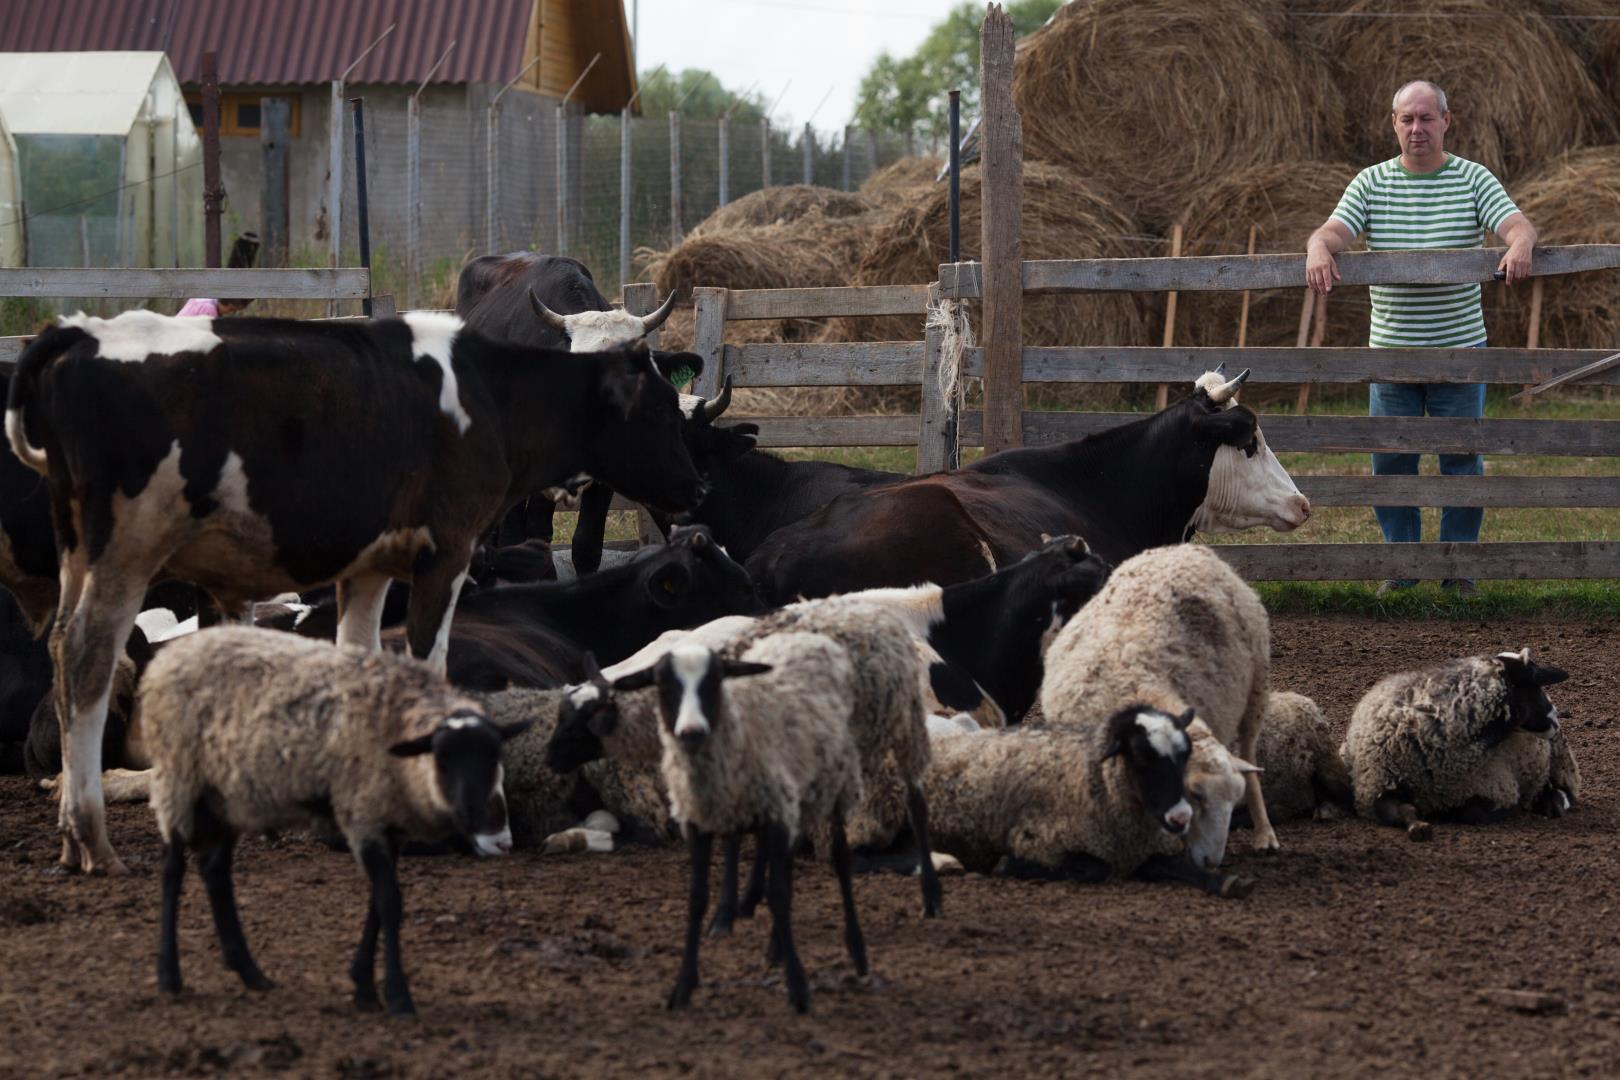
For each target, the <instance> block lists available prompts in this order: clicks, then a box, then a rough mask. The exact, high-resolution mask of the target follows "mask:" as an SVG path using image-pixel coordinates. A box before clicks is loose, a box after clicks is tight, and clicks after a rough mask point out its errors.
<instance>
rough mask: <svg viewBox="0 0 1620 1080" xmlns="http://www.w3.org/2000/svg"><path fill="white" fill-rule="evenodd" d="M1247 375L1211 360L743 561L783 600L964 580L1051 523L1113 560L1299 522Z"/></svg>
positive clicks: (859, 494) (812, 520) (830, 515)
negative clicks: (1053, 435) (1178, 391)
mask: <svg viewBox="0 0 1620 1080" xmlns="http://www.w3.org/2000/svg"><path fill="white" fill-rule="evenodd" d="M1248 374H1249V373H1248V372H1247V371H1244V372H1243V373H1242V374H1241V375H1238V376H1237V377H1236V378H1234V379H1226V378H1225V377H1224V376H1223V375H1222V374H1221V373H1220V372H1219V371H1212V372H1207V373H1205V374H1204V375H1202V376H1200V377H1199V379H1198V380H1197V382H1196V383H1195V384H1194V390H1193V392H1192V393H1191V394H1189V395H1188V396H1187V397H1185V398H1183V399H1182V400H1180V401H1178V402H1175V403H1174V404H1172V405H1170V406H1169V407H1168V408H1166V409H1163V410H1162V411H1160V412H1157V413H1155V414H1153V415H1152V416H1148V417H1144V418H1143V419H1141V420H1137V421H1135V422H1133V423H1129V424H1123V425H1121V426H1119V427H1116V428H1112V429H1110V430H1108V431H1104V432H1100V433H1098V434H1096V435H1088V436H1086V437H1085V438H1083V439H1075V440H1073V441H1070V442H1065V443H1060V444H1058V445H1056V446H1043V447H1032V448H1024V449H1017V450H1004V451H1002V452H1001V453H999V454H992V455H990V456H988V457H985V458H982V459H980V460H979V461H977V462H975V463H974V464H972V465H970V466H968V467H967V468H963V469H958V470H956V471H954V472H943V473H934V474H932V475H929V476H919V477H913V478H910V479H906V480H902V481H900V482H898V483H894V484H885V485H882V486H877V487H872V488H868V489H866V490H863V491H856V492H852V493H850V494H847V495H843V496H840V497H839V498H837V499H835V500H833V501H832V502H831V503H829V504H828V505H827V506H825V507H823V508H822V509H821V510H818V511H817V512H815V513H814V514H811V515H810V516H809V517H806V518H804V519H803V520H802V521H800V522H798V523H796V524H794V525H789V526H787V527H786V528H783V529H780V530H778V531H777V532H775V533H773V534H771V536H770V537H769V538H768V539H767V540H766V541H765V542H764V543H763V544H762V545H761V546H760V547H759V549H758V550H756V551H755V552H754V553H753V555H752V556H751V557H750V558H749V559H748V560H747V561H746V565H747V567H748V573H749V576H750V577H752V578H753V580H754V586H755V588H757V589H758V590H759V592H760V596H761V597H762V598H763V599H764V600H765V602H766V603H778V604H779V603H785V602H788V601H790V600H793V599H794V598H796V597H800V596H804V597H816V596H828V595H831V594H833V593H842V592H853V591H855V590H857V589H869V588H875V587H880V586H894V585H910V584H916V583H919V582H924V581H932V582H934V583H935V584H939V585H949V584H952V583H954V582H959V581H968V580H971V579H972V578H976V577H979V576H980V575H982V574H984V573H985V572H986V571H987V570H994V569H995V568H996V567H998V566H1005V565H1006V564H1007V563H1009V562H1012V561H1014V560H1016V559H1019V558H1022V557H1023V556H1024V555H1025V554H1027V553H1029V552H1031V551H1034V550H1035V549H1036V548H1038V547H1040V545H1041V543H1042V542H1043V538H1044V537H1045V536H1047V535H1056V534H1060V533H1061V534H1071V535H1075V536H1079V537H1081V538H1083V539H1084V540H1085V541H1086V543H1087V544H1088V545H1089V546H1090V548H1091V550H1092V551H1094V552H1096V553H1097V554H1098V555H1100V556H1101V557H1102V558H1104V559H1106V560H1107V561H1108V562H1110V563H1114V564H1115V565H1117V564H1119V563H1120V562H1123V561H1124V560H1125V559H1128V558H1130V557H1131V556H1132V555H1136V554H1139V553H1140V552H1143V551H1146V550H1147V549H1149V548H1154V547H1162V546H1163V545H1165V544H1175V543H1179V542H1181V541H1183V540H1185V539H1187V538H1190V537H1191V536H1192V534H1193V533H1194V532H1198V531H1201V532H1230V531H1235V530H1239V529H1252V528H1256V527H1258V526H1261V525H1268V526H1270V527H1271V528H1273V529H1276V530H1278V531H1280V532H1286V531H1289V530H1292V529H1297V528H1299V527H1300V526H1301V525H1303V524H1304V523H1305V521H1306V519H1307V518H1309V517H1310V513H1311V504H1310V500H1308V499H1306V498H1305V496H1304V495H1301V494H1300V492H1299V489H1298V488H1297V487H1295V486H1294V482H1293V480H1292V479H1291V478H1290V477H1289V475H1288V473H1287V471H1286V470H1285V469H1284V468H1283V467H1282V464H1281V463H1280V462H1278V460H1277V457H1276V455H1275V454H1273V453H1272V452H1271V449H1270V448H1269V447H1268V446H1266V440H1265V436H1264V435H1262V434H1261V432H1260V422H1259V418H1258V417H1256V416H1255V414H1254V413H1253V412H1252V411H1251V410H1249V409H1247V408H1244V407H1243V406H1241V405H1238V404H1237V400H1236V395H1237V391H1238V388H1239V387H1240V386H1241V385H1242V384H1243V382H1244V380H1245V379H1246V378H1248Z"/></svg>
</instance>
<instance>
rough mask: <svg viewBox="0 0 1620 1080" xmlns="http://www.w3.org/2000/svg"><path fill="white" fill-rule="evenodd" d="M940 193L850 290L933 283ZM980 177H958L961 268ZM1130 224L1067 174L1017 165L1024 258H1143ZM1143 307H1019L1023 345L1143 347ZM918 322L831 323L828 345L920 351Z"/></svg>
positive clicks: (1083, 297)
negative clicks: (892, 344)
mask: <svg viewBox="0 0 1620 1080" xmlns="http://www.w3.org/2000/svg"><path fill="white" fill-rule="evenodd" d="M947 202H948V195H947V192H946V190H945V186H944V185H940V186H939V187H937V188H934V189H931V190H930V191H929V192H928V194H927V196H926V197H925V198H923V199H922V200H920V201H918V202H914V203H912V204H911V205H910V206H909V207H907V208H905V209H903V210H901V211H900V212H899V213H897V214H896V215H895V216H894V218H893V219H892V220H891V221H890V222H889V223H888V224H887V225H886V226H884V227H883V228H881V229H880V230H878V232H877V235H876V236H874V237H873V238H872V242H871V244H870V246H869V247H868V248H867V249H866V254H865V255H864V256H863V257H862V258H861V262H860V266H859V267H858V268H857V270H856V271H855V276H854V284H857V285H915V284H926V283H927V282H930V281H934V280H936V279H937V278H938V277H939V264H940V263H942V262H945V261H946V257H947V253H948V250H949V242H950V218H949V207H948V205H947ZM979 205H980V204H979V168H978V166H976V165H975V166H970V167H969V168H967V169H964V170H963V172H962V258H963V259H964V260H973V259H977V258H978V257H979V230H980V220H981V219H980V215H979ZM1139 232H1140V229H1139V227H1138V226H1137V224H1136V222H1135V221H1134V220H1132V219H1131V217H1130V216H1129V215H1127V214H1126V213H1125V212H1124V211H1122V210H1121V209H1119V207H1118V204H1117V203H1116V201H1115V199H1114V198H1113V197H1112V196H1110V195H1107V194H1105V193H1104V191H1103V189H1102V188H1100V187H1099V186H1097V185H1095V184H1092V183H1090V182H1088V181H1085V180H1082V179H1080V178H1079V177H1078V176H1076V175H1075V174H1074V173H1072V172H1071V171H1070V170H1068V169H1066V168H1063V167H1061V166H1057V165H1050V164H1046V163H1044V162H1038V161H1026V162H1025V163H1024V258H1026V259H1086V258H1130V257H1133V256H1141V255H1145V254H1147V253H1148V250H1149V249H1148V244H1147V242H1146V240H1145V238H1143V237H1141V236H1139V235H1138V234H1139ZM1144 310H1145V302H1144V301H1143V299H1142V298H1141V297H1140V296H1138V295H1137V294H1132V293H1082V294H1079V295H1076V296H1029V297H1026V298H1025V299H1024V344H1026V345H1131V344H1146V342H1145V341H1144V336H1145V335H1144V325H1145V324H1144V321H1143V320H1144ZM922 336H923V320H922V318H921V317H920V316H910V315H904V316H890V317H884V318H870V319H839V320H834V323H833V325H832V327H831V328H830V330H829V332H828V339H829V340H835V341H919V340H921V339H922Z"/></svg>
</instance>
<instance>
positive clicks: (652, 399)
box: [6, 311, 702, 871]
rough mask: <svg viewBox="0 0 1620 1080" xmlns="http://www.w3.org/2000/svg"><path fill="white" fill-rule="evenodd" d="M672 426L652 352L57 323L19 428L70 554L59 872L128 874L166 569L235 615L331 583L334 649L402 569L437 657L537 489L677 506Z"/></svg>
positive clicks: (693, 482) (360, 329)
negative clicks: (137, 642)
mask: <svg viewBox="0 0 1620 1080" xmlns="http://www.w3.org/2000/svg"><path fill="white" fill-rule="evenodd" d="M691 363H692V364H694V365H696V364H699V363H700V361H699V360H698V358H697V357H695V356H694V357H692V358H691ZM680 423H681V414H680V410H679V408H678V404H677V396H676V393H675V390H674V388H673V387H671V386H670V384H669V382H668V381H667V380H666V379H664V378H663V377H662V376H660V375H659V373H658V371H657V370H656V369H655V368H654V367H653V364H652V360H651V358H650V356H649V355H648V353H647V350H646V349H645V348H637V349H631V350H625V351H621V352H618V353H611V354H599V355H595V356H591V357H589V358H585V357H576V356H571V355H569V354H567V353H563V352H557V351H551V350H543V349H531V348H525V347H522V346H516V345H512V344H509V343H504V342H498V341H493V340H491V339H488V338H485V337H483V336H481V335H479V334H476V333H472V332H469V331H467V330H465V328H464V327H463V326H462V324H461V321H460V320H459V319H456V318H454V317H453V316H447V315H438V314H429V313H415V314H407V315H406V316H404V317H403V318H400V319H380V320H374V321H371V322H367V323H336V322H332V323H317V322H296V321H292V320H282V319H216V320H198V319H184V320H181V319H171V318H166V317H164V316H160V315H156V314H153V313H151V312H146V311H132V312H126V313H124V314H123V315H120V316H118V317H117V318H115V319H97V318H92V317H89V316H83V315H79V316H72V317H65V318H62V319H60V320H58V321H57V324H56V325H54V326H51V327H49V328H47V329H46V330H45V331H44V332H43V333H42V334H41V335H40V337H39V338H37V339H36V340H35V341H34V342H33V344H32V345H30V346H29V347H28V349H27V350H26V351H25V352H24V354H23V356H22V358H21V359H20V360H19V362H18V368H17V374H16V376H15V377H14V378H13V379H12V383H11V390H10V396H9V398H8V402H7V413H6V431H7V435H8V437H9V439H10V441H11V445H12V449H13V450H14V451H15V452H16V453H17V456H18V457H19V458H21V459H22V460H23V462H24V464H27V465H29V466H30V467H32V468H34V469H36V470H38V471H40V472H44V473H45V474H46V475H47V478H48V481H49V486H50V493H51V506H52V512H53V515H54V525H55V531H56V536H57V540H58V546H59V550H60V552H61V559H62V581H63V590H62V596H61V600H60V603H59V608H58V616H57V619H56V623H55V626H54V628H53V631H52V638H51V648H52V658H53V660H54V663H55V669H56V673H57V675H56V685H57V687H58V693H59V694H65V695H66V697H65V699H64V701H65V707H64V708H63V709H62V715H63V716H65V717H68V718H69V721H68V723H69V728H68V732H67V739H66V746H65V748H64V749H65V753H64V777H63V802H62V813H61V815H60V823H61V826H62V829H63V833H64V851H63V862H64V864H65V865H69V866H81V867H83V868H84V869H86V870H99V869H106V870H110V871H121V870H122V869H123V867H122V864H121V863H119V862H118V859H117V856H115V855H114V854H113V851H112V848H111V845H109V844H108V842H107V836H106V827H105V821H104V814H103V811H102V805H101V804H102V800H101V791H100V767H101V761H100V743H101V732H102V727H103V723H104V721H105V717H106V693H107V688H108V685H109V680H110V678H111V675H112V667H113V658H114V655H115V654H116V652H117V649H118V646H119V645H120V644H121V643H122V642H123V641H124V639H125V637H127V636H128V634H129V630H130V627H131V625H132V624H133V622H134V618H135V614H136V612H137V610H138V609H139V606H140V601H141V596H142V594H143V593H144V592H145V590H146V586H147V583H148V582H149V581H151V580H152V578H153V577H155V576H157V575H158V574H160V573H164V572H167V573H168V574H170V575H171V576H174V577H178V578H183V579H185V580H188V581H194V582H196V583H197V584H198V585H199V586H201V587H202V588H204V589H205V590H207V591H208V593H209V594H210V595H211V596H212V597H213V598H214V600H215V601H217V602H218V603H219V604H220V606H221V608H222V610H226V611H239V610H241V609H242V608H243V607H244V606H245V604H246V603H247V602H249V601H251V600H254V599H259V598H265V597H269V596H273V595H275V594H278V593H283V592H290V591H299V590H302V589H307V588H310V587H313V586H316V585H320V584H323V583H325V582H329V581H337V582H339V595H340V596H341V597H342V598H343V602H344V605H343V606H344V618H343V620H342V622H341V624H340V626H339V632H338V638H339V640H340V641H343V642H353V643H358V644H362V645H366V646H369V647H372V648H376V647H378V645H379V641H378V632H377V628H378V623H377V615H378V608H379V606H380V604H381V602H382V599H383V596H384V593H385V591H386V588H387V585H388V582H389V580H390V579H391V578H409V579H410V580H411V582H412V585H413V588H412V592H411V603H410V611H409V615H408V618H407V623H408V630H407V636H408V639H409V642H410V647H411V651H412V652H413V653H414V654H415V655H417V656H420V657H425V658H427V659H428V660H429V662H430V663H433V664H435V665H436V666H438V667H439V668H440V669H441V670H442V669H443V666H444V661H445V650H446V647H447V645H448V635H449V624H450V616H451V614H452V612H453V610H454V607H455V600H456V595H457V592H458V590H459V588H460V585H461V582H462V580H463V579H464V577H465V575H466V572H467V565H468V562H469V560H470V559H471V557H472V552H473V547H474V545H475V542H476V540H477V538H478V536H479V534H480V533H482V531H483V530H484V529H486V528H488V526H489V525H490V524H492V523H493V522H494V521H495V519H496V518H497V517H498V515H499V514H500V513H501V512H502V511H504V510H505V509H506V508H507V507H509V506H510V505H512V504H513V503H514V502H516V501H517V500H518V499H519V498H521V497H522V496H523V495H525V494H527V493H528V492H530V491H534V490H537V489H539V488H542V487H545V486H547V485H550V484H556V483H560V482H561V481H563V480H565V479H567V478H568V477H570V476H573V475H575V474H576V473H579V472H590V473H592V474H593V475H597V476H602V477H604V478H606V479H608V480H609V481H610V482H611V483H613V484H614V485H615V486H616V487H618V488H619V489H620V490H623V491H625V492H626V493H627V494H630V495H632V496H633V497H635V498H637V499H639V500H641V501H645V502H648V503H651V504H654V505H659V506H662V507H664V508H666V509H669V510H672V511H678V510H681V509H685V508H688V507H691V506H693V505H695V504H696V503H697V501H698V500H699V499H700V498H701V495H702V482H701V479H700V477H699V476H698V474H697V472H696V471H695V470H694V469H693V467H692V461H691V458H690V456H689V455H688V454H687V452H686V448H685V446H684V445H683V444H682V442H681V438H680Z"/></svg>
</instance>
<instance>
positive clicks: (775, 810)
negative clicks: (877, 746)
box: [613, 632, 867, 1012]
mask: <svg viewBox="0 0 1620 1080" xmlns="http://www.w3.org/2000/svg"><path fill="white" fill-rule="evenodd" d="M857 679H858V676H857V674H856V671H855V664H854V662H853V658H852V657H851V655H850V654H849V652H847V651H846V650H845V649H844V648H843V647H841V646H840V645H839V644H838V643H837V642H835V641H834V640H832V639H831V638H829V637H827V636H825V635H821V634H812V633H795V632H784V633H779V634H773V635H771V636H769V637H766V638H764V639H762V640H760V641H758V642H755V643H753V644H751V645H750V646H749V647H748V648H747V649H746V650H744V652H743V654H742V656H741V657H740V658H735V659H729V658H723V657H721V656H719V655H718V654H716V653H715V652H714V651H713V650H711V649H708V648H705V647H703V646H700V645H679V646H676V647H675V648H674V649H673V650H671V651H670V652H669V653H668V654H667V655H665V656H664V657H663V658H662V659H660V660H659V661H658V663H657V664H655V665H654V666H653V667H652V668H650V669H644V670H642V671H639V672H635V673H633V674H630V675H626V676H623V677H621V678H619V679H618V680H616V681H615V682H614V684H613V691H614V693H624V692H627V691H634V690H638V689H642V688H653V690H654V697H655V700H656V702H657V708H658V713H659V719H660V723H659V725H658V737H659V740H660V742H661V743H662V745H663V765H662V770H663V775H664V782H665V785H666V786H667V787H668V790H669V797H670V807H671V811H672V813H673V814H674V816H675V818H676V820H677V821H679V822H680V823H681V825H682V827H683V829H684V830H685V832H686V835H687V838H688V841H689V843H690V846H691V852H692V891H691V901H690V905H689V907H688V911H687V924H686V950H685V953H684V956H683V958H682V961H681V970H680V974H679V975H678V976H677V977H676V980H675V987H674V989H673V990H671V991H670V995H669V1002H668V1004H669V1007H670V1008H678V1007H680V1006H683V1005H685V1004H687V1003H688V1001H690V1000H691V996H692V990H693V988H694V987H696V986H697V984H698V969H697V961H698V940H699V938H700V936H701V932H702V927H703V917H704V915H705V914H706V913H707V909H708V901H709V895H708V894H709V859H710V856H711V855H712V852H713V846H714V837H715V835H716V834H720V835H735V834H738V833H742V832H750V831H751V832H757V833H758V836H759V839H760V843H761V846H762V848H763V849H764V851H765V852H766V857H767V859H768V860H769V865H770V870H769V877H770V880H769V903H770V909H771V923H772V927H771V953H770V955H771V958H772V959H773V960H780V961H781V962H782V964H783V971H784V975H785V976H786V982H787V991H788V1001H789V1002H790V1003H791V1004H792V1006H793V1007H794V1008H795V1009H796V1010H798V1011H799V1012H804V1011H805V1010H807V1009H808V1008H809V1007H810V985H809V982H808V981H807V980H806V978H805V974H804V968H803V966H802V965H801V964H800V962H799V956H798V952H797V950H796V949H795V947H794V944H793V927H792V923H791V908H792V901H793V848H794V844H795V841H796V840H797V839H798V838H799V837H800V836H802V835H803V834H804V833H805V832H806V831H808V830H810V829H813V828H816V827H818V826H822V825H825V826H826V827H827V828H828V829H829V830H830V832H831V836H832V861H833V867H834V869H835V870H836V871H837V873H838V887H839V890H840V892H841V893H842V895H843V905H844V941H845V944H846V945H847V947H848V949H849V955H850V960H851V961H852V962H853V964H854V965H855V971H856V974H858V975H865V974H866V973H867V964H866V945H865V942H864V940H863V938H862V936H861V929H860V924H859V922H858V920H857V919H856V916H855V898H854V886H853V883H852V881H851V875H850V854H849V843H848V840H847V838H846V836H845V832H844V818H845V815H846V814H847V813H848V812H849V810H850V809H851V808H852V807H853V806H855V804H856V803H858V802H859V801H860V797H861V759H860V756H859V753H858V751H857V749H856V745H855V738H854V729H853V726H852V725H851V723H850V707H851V702H852V701H853V700H854V698H855V695H856V692H857V691H856V682H857Z"/></svg>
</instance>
